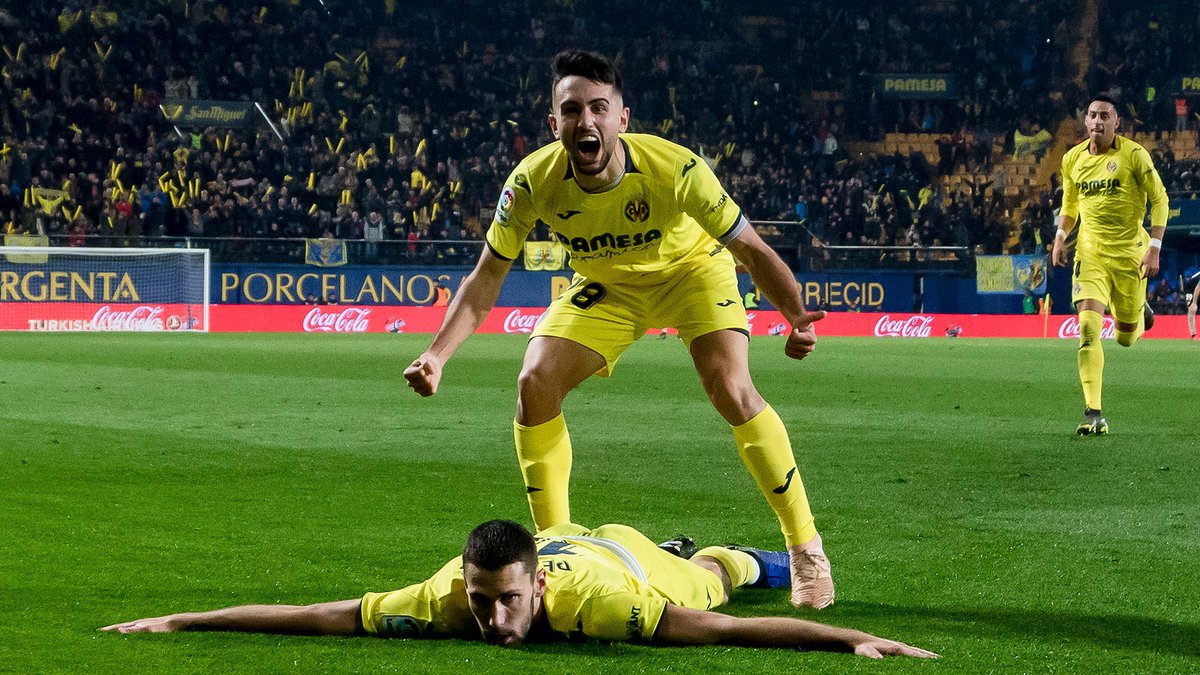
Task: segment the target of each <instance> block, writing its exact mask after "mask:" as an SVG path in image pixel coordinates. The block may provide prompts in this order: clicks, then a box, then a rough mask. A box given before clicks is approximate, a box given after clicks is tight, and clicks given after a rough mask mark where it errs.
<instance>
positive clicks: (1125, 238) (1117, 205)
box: [1062, 136, 1167, 255]
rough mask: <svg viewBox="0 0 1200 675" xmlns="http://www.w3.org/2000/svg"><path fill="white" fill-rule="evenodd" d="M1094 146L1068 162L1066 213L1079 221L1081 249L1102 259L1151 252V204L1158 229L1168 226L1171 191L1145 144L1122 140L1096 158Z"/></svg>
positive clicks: (1078, 150) (1077, 150) (1073, 152)
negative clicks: (1146, 224) (1148, 231)
mask: <svg viewBox="0 0 1200 675" xmlns="http://www.w3.org/2000/svg"><path fill="white" fill-rule="evenodd" d="M1088 143H1089V142H1088V141H1084V142H1082V143H1080V144H1079V145H1076V146H1075V147H1073V148H1071V149H1070V150H1068V151H1067V154H1066V155H1064V156H1063V160H1062V179H1063V202H1062V214H1063V215H1064V216H1067V217H1074V216H1079V228H1080V229H1079V249H1080V250H1081V251H1084V252H1089V253H1091V252H1094V253H1099V254H1116V255H1121V254H1129V253H1132V252H1136V251H1138V250H1140V251H1143V252H1144V251H1145V244H1146V242H1147V241H1148V240H1149V236H1148V235H1147V234H1146V233H1145V232H1146V231H1145V229H1143V227H1142V220H1143V219H1144V218H1145V215H1146V201H1147V200H1149V202H1150V207H1151V209H1150V224H1151V226H1152V227H1156V226H1165V225H1166V224H1167V191H1166V188H1165V187H1163V182H1162V178H1160V177H1159V175H1158V171H1156V170H1155V168H1154V164H1153V162H1151V160H1150V153H1148V152H1146V149H1145V148H1143V147H1142V146H1141V145H1138V144H1137V143H1134V142H1133V141H1131V140H1129V139H1128V138H1125V137H1124V136H1117V137H1116V138H1115V139H1114V140H1113V145H1112V147H1111V148H1109V150H1108V152H1106V153H1104V154H1102V155H1093V154H1091V153H1089V152H1088Z"/></svg>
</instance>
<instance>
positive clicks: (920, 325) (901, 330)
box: [875, 314, 933, 337]
mask: <svg viewBox="0 0 1200 675" xmlns="http://www.w3.org/2000/svg"><path fill="white" fill-rule="evenodd" d="M932 332H933V317H932V316H927V315H924V314H914V315H912V316H910V317H908V318H907V319H893V318H892V317H891V315H890V314H884V315H883V316H881V317H879V321H877V322H876V323H875V336H876V337H929V334H930V333H932Z"/></svg>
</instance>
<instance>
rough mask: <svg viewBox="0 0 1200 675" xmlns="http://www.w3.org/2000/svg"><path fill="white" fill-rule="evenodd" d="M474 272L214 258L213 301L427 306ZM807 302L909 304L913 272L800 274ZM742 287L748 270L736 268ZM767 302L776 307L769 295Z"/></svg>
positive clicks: (529, 301) (562, 285) (513, 293)
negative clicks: (439, 287)
mask: <svg viewBox="0 0 1200 675" xmlns="http://www.w3.org/2000/svg"><path fill="white" fill-rule="evenodd" d="M469 273H470V269H467V268H463V267H360V266H355V265H347V266H345V267H339V268H336V269H319V270H318V269H313V268H312V267H309V266H305V265H263V264H257V265H255V264H246V265H226V264H218V265H213V278H212V297H211V300H212V302H214V303H235V304H304V303H318V302H320V303H329V304H339V305H430V304H433V301H434V299H435V298H436V296H437V293H436V291H435V287H436V286H437V284H438V283H441V284H443V285H445V286H446V287H447V288H449V289H450V291H451V293H454V292H456V291H457V290H458V286H459V285H460V284H461V283H462V280H463V279H464V278H466V276H467V274H469ZM796 281H797V283H798V284H799V285H800V292H801V294H802V295H803V297H804V302H805V305H806V306H808V307H809V308H811V309H816V308H822V309H829V310H833V311H872V312H873V311H910V310H912V305H913V274H912V273H910V272H894V273H889V272H829V273H822V274H802V275H799V276H798V277H797V279H796ZM570 283H571V274H570V271H569V270H567V271H558V272H528V271H514V272H512V273H511V274H509V275H508V279H506V280H505V282H504V287H503V288H502V289H501V291H500V298H499V300H498V301H497V306H499V307H539V306H540V307H544V306H546V305H548V304H550V302H551V301H552V300H553V299H554V298H556V297H558V295H559V294H561V293H562V292H563V291H564V290H566V288H567V287H568V286H569V285H570ZM738 283H739V286H740V288H741V292H742V293H743V294H745V293H747V292H749V291H750V290H751V289H752V283H751V281H750V276H749V275H747V274H742V275H739V280H738ZM760 307H761V308H762V309H772V307H771V305H770V303H769V302H767V301H766V299H765V298H764V299H763V300H762V301H761V302H760Z"/></svg>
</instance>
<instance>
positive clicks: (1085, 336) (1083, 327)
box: [1076, 309, 1104, 410]
mask: <svg viewBox="0 0 1200 675" xmlns="http://www.w3.org/2000/svg"><path fill="white" fill-rule="evenodd" d="M1103 327H1104V317H1103V316H1102V315H1101V314H1100V313H1099V312H1093V311H1092V310H1090V309H1085V310H1083V311H1081V312H1079V354H1078V356H1077V358H1076V360H1077V361H1078V362H1079V383H1080V384H1081V385H1083V403H1084V405H1086V406H1087V407H1089V408H1091V409H1092V410H1100V385H1101V383H1102V382H1103V381H1104V348H1103V347H1102V346H1101V345H1100V329H1101V328H1103Z"/></svg>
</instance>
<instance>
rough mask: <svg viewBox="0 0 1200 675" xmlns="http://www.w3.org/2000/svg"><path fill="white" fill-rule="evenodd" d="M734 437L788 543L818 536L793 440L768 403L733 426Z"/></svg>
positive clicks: (791, 543)
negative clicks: (743, 421) (742, 421)
mask: <svg viewBox="0 0 1200 675" xmlns="http://www.w3.org/2000/svg"><path fill="white" fill-rule="evenodd" d="M733 439H734V440H735V441H736V442H737V446H738V453H739V454H741V456H742V462H744V463H745V464H746V468H747V469H749V470H750V475H751V476H753V477H754V482H756V483H758V488H759V489H760V490H762V493H763V496H765V497H766V498H767V503H768V504H770V505H771V509H773V510H774V511H775V515H776V516H777V517H778V518H779V527H780V529H781V530H783V539H784V541H785V542H787V545H788V546H797V545H799V544H803V543H805V542H807V541H809V540H810V539H812V538H813V537H815V536H817V528H816V527H815V526H814V525H813V515H812V511H811V510H810V509H809V507H808V495H807V494H805V492H804V483H803V482H802V481H801V480H800V472H799V471H798V470H797V468H796V458H795V456H794V455H792V443H791V441H789V440H788V435H787V428H786V427H784V426H783V420H781V419H779V415H778V414H777V413H776V412H775V409H774V408H772V407H771V406H769V405H768V406H767V407H766V408H764V409H763V411H762V412H760V413H759V414H757V415H755V416H754V418H753V419H751V420H750V421H749V422H746V423H745V424H742V425H741V426H736V427H733Z"/></svg>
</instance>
